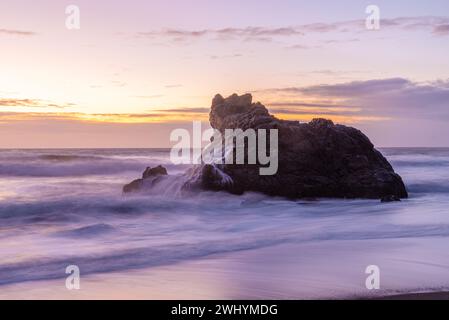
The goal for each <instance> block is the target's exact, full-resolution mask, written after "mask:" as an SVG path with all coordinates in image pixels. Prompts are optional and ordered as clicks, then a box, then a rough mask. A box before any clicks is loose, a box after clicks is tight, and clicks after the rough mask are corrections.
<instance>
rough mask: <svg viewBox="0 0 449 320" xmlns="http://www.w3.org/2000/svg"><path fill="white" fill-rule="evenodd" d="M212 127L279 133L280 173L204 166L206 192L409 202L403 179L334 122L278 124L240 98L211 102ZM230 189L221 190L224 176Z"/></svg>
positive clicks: (363, 142) (366, 142) (366, 144)
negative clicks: (215, 168) (219, 171)
mask: <svg viewBox="0 0 449 320" xmlns="http://www.w3.org/2000/svg"><path fill="white" fill-rule="evenodd" d="M209 119H210V124H211V126H212V127H213V128H215V129H218V130H219V131H221V132H222V133H223V134H224V130H225V129H237V128H240V129H242V130H246V129H249V128H252V129H256V130H257V129H278V135H279V152H278V156H279V169H278V172H277V173H276V174H275V175H272V176H261V175H259V167H260V166H259V165H238V164H224V165H216V166H217V168H218V169H219V170H221V171H222V172H221V173H219V174H218V176H217V175H213V174H212V173H214V171H213V170H211V169H210V168H208V167H206V166H204V167H203V170H204V172H203V173H202V175H203V179H205V180H206V181H203V182H202V186H203V187H206V188H207V189H211V190H217V189H220V187H221V189H222V190H227V191H230V192H233V193H241V192H244V191H258V192H263V193H265V194H268V195H273V196H285V197H289V198H306V197H338V198H377V199H379V198H382V197H396V198H406V197H407V196H408V195H407V191H406V189H405V186H404V183H403V181H402V179H401V177H400V176H399V175H398V174H396V173H395V172H394V170H393V168H392V166H391V165H390V164H389V163H388V161H387V160H386V159H385V158H384V157H383V156H382V154H381V153H380V152H379V151H377V150H376V149H375V148H374V146H373V144H372V143H371V142H370V140H369V139H368V138H367V137H366V136H365V135H364V134H363V133H362V132H361V131H359V130H357V129H355V128H352V127H347V126H344V125H338V124H337V125H335V124H334V123H333V122H332V121H331V120H326V119H314V120H312V121H311V122H309V123H299V122H297V121H286V120H280V119H277V118H276V117H274V116H272V115H270V114H269V112H268V110H267V109H266V108H265V106H263V105H262V104H261V103H259V102H257V103H252V97H251V95H250V94H246V95H243V96H238V95H236V94H234V95H232V96H230V97H229V98H226V99H224V98H223V97H222V96H221V95H216V96H215V98H214V99H213V101H212V108H211V112H210V117H209ZM223 173H224V174H225V175H226V176H228V177H230V178H231V179H232V185H230V184H229V183H228V184H226V185H222V186H221V185H220V184H219V183H218V184H217V181H219V180H220V179H219V178H220V177H219V176H220V175H222V174H223Z"/></svg>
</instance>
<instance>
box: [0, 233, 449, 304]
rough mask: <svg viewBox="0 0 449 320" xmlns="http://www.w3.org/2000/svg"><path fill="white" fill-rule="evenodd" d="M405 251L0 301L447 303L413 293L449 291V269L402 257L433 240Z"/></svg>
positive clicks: (208, 260) (202, 272)
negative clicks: (374, 274)
mask: <svg viewBox="0 0 449 320" xmlns="http://www.w3.org/2000/svg"><path fill="white" fill-rule="evenodd" d="M428 241H432V240H431V239H429V240H428ZM404 243H405V242H404V241H401V240H397V241H396V242H395V245H392V243H391V241H389V242H388V247H386V246H383V245H382V241H379V240H376V241H370V240H364V241H360V243H359V244H358V245H357V246H354V241H334V242H329V241H323V242H315V243H308V244H288V245H278V246H273V247H268V248H263V249H257V250H249V251H240V252H233V253H229V254H222V255H213V256H209V257H205V258H200V259H195V260H190V261H185V262H181V263H177V264H171V265H166V266H158V267H153V268H147V269H139V270H133V271H123V272H114V273H103V274H93V275H83V274H82V270H81V289H80V290H72V291H70V290H68V289H67V288H66V287H65V278H61V279H58V280H44V281H34V282H23V283H18V284H11V285H5V286H2V287H1V288H0V299H365V298H368V299H379V298H380V299H412V300H418V299H447V298H448V297H449V294H448V293H445V292H433V293H417V294H416V293H410V292H419V291H427V292H429V291H443V290H442V289H441V288H442V285H444V284H443V283H441V279H443V278H444V277H445V278H446V279H447V276H446V274H447V268H446V267H445V266H443V267H442V266H440V265H435V264H434V265H430V264H424V263H416V262H410V261H402V260H401V254H404V255H406V256H408V255H410V253H409V252H407V251H409V250H416V248H417V246H419V245H421V246H425V244H426V240H425V239H423V240H422V241H421V243H419V244H416V245H415V246H413V245H411V244H410V243H409V242H407V243H406V244H407V245H406V246H404ZM442 250H445V249H444V248H443V249H442ZM426 252H427V253H428V255H429V257H430V256H432V257H435V254H437V253H436V252H435V251H429V250H427V251H426ZM421 258H423V259H425V258H426V257H425V256H422V257H421ZM342 262H345V263H342ZM373 263H377V264H378V265H379V266H380V267H381V272H382V274H381V277H382V278H381V279H382V280H381V290H368V289H366V287H365V280H366V276H367V275H366V274H365V268H366V266H367V265H370V264H373ZM404 268H405V269H404ZM401 271H402V273H401ZM399 274H400V276H398V275H399ZM437 288H440V289H439V290H438V289H437Z"/></svg>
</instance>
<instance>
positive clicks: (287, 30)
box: [138, 26, 303, 42]
mask: <svg viewBox="0 0 449 320" xmlns="http://www.w3.org/2000/svg"><path fill="white" fill-rule="evenodd" d="M298 35H303V32H302V31H300V30H298V29H297V28H295V27H276V28H270V27H258V26H249V27H245V28H234V27H229V28H222V29H202V30H184V29H164V30H159V31H149V32H139V33H138V36H141V37H147V38H159V37H165V38H170V39H172V40H173V41H178V42H180V41H187V40H194V39H200V38H204V37H208V36H209V37H212V38H214V39H216V40H245V41H271V40H272V37H279V36H283V37H289V36H298Z"/></svg>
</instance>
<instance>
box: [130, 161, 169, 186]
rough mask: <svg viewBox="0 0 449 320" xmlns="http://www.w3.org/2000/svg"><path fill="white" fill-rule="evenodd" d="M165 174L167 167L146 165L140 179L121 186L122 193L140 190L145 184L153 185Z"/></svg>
mask: <svg viewBox="0 0 449 320" xmlns="http://www.w3.org/2000/svg"><path fill="white" fill-rule="evenodd" d="M166 175H167V169H165V168H164V167H163V166H160V165H159V166H157V167H155V168H151V167H147V168H146V169H145V171H144V172H143V174H142V179H137V180H134V181H132V182H131V183H129V184H127V185H125V186H124V187H123V192H124V193H130V192H136V191H141V190H142V189H144V187H145V186H147V187H148V186H153V185H154V184H155V183H156V182H157V181H159V180H160V178H161V177H162V176H166Z"/></svg>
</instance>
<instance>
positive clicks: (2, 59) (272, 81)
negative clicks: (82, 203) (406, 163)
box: [0, 0, 449, 148]
mask: <svg viewBox="0 0 449 320" xmlns="http://www.w3.org/2000/svg"><path fill="white" fill-rule="evenodd" d="M370 4H375V5H377V6H378V7H379V8H380V13H381V20H380V30H367V29H366V27H365V18H366V17H367V14H366V13H365V8H366V6H367V5H370ZM68 5H77V6H78V7H79V8H80V22H81V29H80V30H69V29H67V28H66V26H65V20H66V18H67V15H66V13H65V9H66V6H68ZM448 56H449V2H448V1H447V0H429V1H409V0H408V1H405V0H382V1H381V0H376V1H372V2H367V1H361V0H340V1H330V0H329V1H322V0H315V1H305V0H304V1H303V0H292V1H274V0H273V1H265V0H258V1H255V0H254V1H253V0H247V1H241V0H239V1H235V0H227V1H215V0H208V1H203V0H195V1H185V0H178V1H170V0H168V1H167V0H164V1H162V0H161V1H154V0H153V1H152V0H150V1H144V0H141V1H138V0H128V1H106V0H97V1H92V0H90V1H87V0H86V1H83V0H73V1H70V2H66V1H60V0H37V1H30V0H27V1H24V0H14V1H13V0H4V1H1V3H0V147H2V148H22V147H26V148H34V147H168V146H170V141H169V136H170V131H171V130H173V129H174V128H179V127H187V128H189V126H190V127H191V121H192V120H202V121H205V123H206V122H207V118H208V108H209V107H210V102H211V100H212V98H213V96H214V95H215V94H216V93H221V94H222V95H224V96H226V95H230V94H232V93H234V92H235V93H239V94H243V93H247V92H250V93H252V94H253V96H254V100H257V101H261V102H262V103H264V104H265V105H266V106H267V107H268V108H269V109H270V111H271V112H272V113H274V114H275V115H277V116H278V117H280V118H285V119H295V120H300V121H309V120H311V119H312V118H314V117H325V118H330V119H333V120H334V121H335V122H339V123H343V124H348V125H351V126H355V127H357V128H360V129H362V130H363V131H364V132H365V133H366V134H367V135H368V136H369V137H370V138H371V140H372V141H373V142H374V143H375V144H376V145H377V146H448V147H449V59H448Z"/></svg>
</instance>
